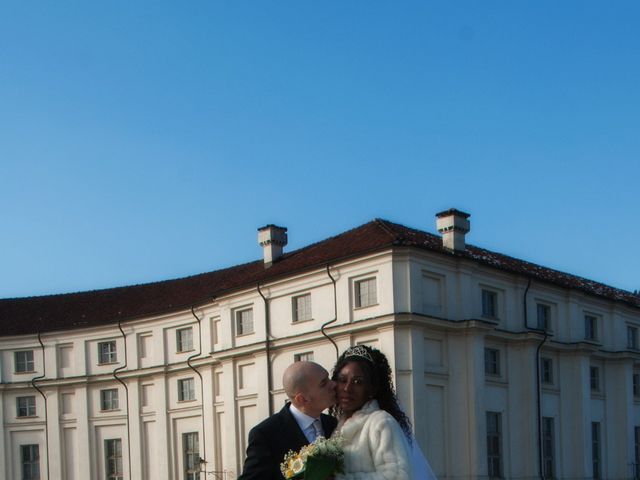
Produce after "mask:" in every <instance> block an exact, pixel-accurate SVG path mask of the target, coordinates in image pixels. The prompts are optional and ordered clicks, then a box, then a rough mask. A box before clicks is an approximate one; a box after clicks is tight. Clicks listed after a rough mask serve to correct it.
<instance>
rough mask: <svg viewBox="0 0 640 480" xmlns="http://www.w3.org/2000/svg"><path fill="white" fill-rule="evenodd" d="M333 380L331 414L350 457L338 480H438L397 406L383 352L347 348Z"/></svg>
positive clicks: (358, 347)
mask: <svg viewBox="0 0 640 480" xmlns="http://www.w3.org/2000/svg"><path fill="white" fill-rule="evenodd" d="M332 379H333V380H334V381H336V382H337V386H336V400H337V403H336V405H335V406H334V407H333V408H332V411H331V413H332V414H334V415H336V416H337V417H338V421H339V422H338V427H337V428H336V431H335V432H334V435H336V434H340V435H341V436H342V437H343V439H344V453H345V458H344V473H341V474H337V475H336V477H335V478H336V480H412V479H420V480H429V479H433V480H435V476H434V475H433V472H432V471H431V468H430V467H429V464H428V463H427V461H426V459H425V458H424V456H423V455H422V452H421V451H420V448H419V447H418V446H417V445H416V441H415V438H413V436H412V433H411V422H410V421H409V418H408V417H407V416H406V415H405V413H404V412H403V411H402V410H401V409H400V407H399V405H398V400H397V398H396V395H395V392H394V389H393V381H392V379H391V368H390V367H389V362H388V361H387V358H386V357H385V355H384V354H383V353H382V352H380V351H379V350H376V349H374V348H371V347H368V346H365V345H358V346H355V347H351V348H348V349H347V350H346V351H345V352H344V353H343V354H342V355H341V356H340V358H339V359H338V362H337V363H336V365H335V367H334V369H333V377H332Z"/></svg>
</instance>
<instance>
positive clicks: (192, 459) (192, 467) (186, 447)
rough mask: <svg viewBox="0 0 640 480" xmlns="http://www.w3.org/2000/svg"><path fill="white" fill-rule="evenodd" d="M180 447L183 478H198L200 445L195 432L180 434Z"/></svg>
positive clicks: (191, 479) (187, 479)
mask: <svg viewBox="0 0 640 480" xmlns="http://www.w3.org/2000/svg"><path fill="white" fill-rule="evenodd" d="M182 449H183V452H184V478H185V480H199V478H200V447H199V445H198V433H197V432H191V433H183V434H182Z"/></svg>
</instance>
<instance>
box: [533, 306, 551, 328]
mask: <svg viewBox="0 0 640 480" xmlns="http://www.w3.org/2000/svg"><path fill="white" fill-rule="evenodd" d="M536 311H537V315H536V318H537V319H538V323H537V325H536V326H537V328H538V330H549V329H550V326H551V307H550V306H549V305H544V304H542V303H538V304H537V306H536Z"/></svg>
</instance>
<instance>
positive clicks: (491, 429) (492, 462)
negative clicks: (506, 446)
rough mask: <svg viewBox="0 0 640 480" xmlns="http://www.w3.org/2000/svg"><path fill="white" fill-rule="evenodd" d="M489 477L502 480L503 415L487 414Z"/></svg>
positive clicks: (496, 413)
mask: <svg viewBox="0 0 640 480" xmlns="http://www.w3.org/2000/svg"><path fill="white" fill-rule="evenodd" d="M487 470H488V471H487V475H488V476H489V478H502V414H501V413H498V412H487Z"/></svg>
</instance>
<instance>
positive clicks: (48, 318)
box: [0, 219, 640, 335]
mask: <svg viewBox="0 0 640 480" xmlns="http://www.w3.org/2000/svg"><path fill="white" fill-rule="evenodd" d="M393 247H413V248H419V249H424V250H429V251H433V252H437V253H440V254H443V255H449V256H454V257H459V258H466V259H469V260H472V261H475V262H478V263H481V264H483V265H487V266H489V267H493V268H496V269H499V270H503V271H506V272H510V273H514V274H520V275H523V276H525V277H528V278H532V279H533V280H537V281H542V282H548V283H552V284H555V285H559V286H562V287H566V288H572V289H576V290H579V291H582V292H584V293H586V294H589V295H595V296H598V297H602V298H606V299H609V300H613V301H616V302H622V303H625V304H627V305H629V306H632V307H636V308H640V297H639V296H637V295H634V294H632V293H631V292H627V291H624V290H620V289H617V288H613V287H610V286H607V285H604V284H601V283H598V282H594V281H592V280H587V279H584V278H580V277H577V276H575V275H570V274H568V273H563V272H559V271H557V270H552V269H549V268H545V267H541V266H539V265H535V264H533V263H529V262H525V261H522V260H518V259H516V258H512V257H509V256H506V255H501V254H498V253H494V252H490V251H488V250H484V249H481V248H477V247H474V246H471V245H468V246H467V250H466V251H465V252H451V251H450V250H447V249H444V248H443V247H442V239H441V238H440V237H439V236H437V235H433V234H430V233H426V232H423V231H420V230H415V229H412V228H409V227H405V226H403V225H399V224H396V223H392V222H389V221H386V220H381V219H376V220H374V221H372V222H369V223H366V224H364V225H362V226H360V227H357V228H354V229H353V230H349V231H347V232H345V233H342V234H340V235H337V236H335V237H331V238H328V239H326V240H323V241H321V242H318V243H315V244H312V245H309V246H307V247H304V248H301V249H299V250H296V251H293V252H290V253H285V254H284V255H283V256H282V257H281V258H280V259H279V260H278V261H277V262H275V263H274V264H273V265H272V266H271V267H270V268H264V264H263V262H262V260H259V261H255V262H251V263H247V264H244V265H238V266H235V267H230V268H226V269H223V270H216V271H214V272H208V273H202V274H199V275H193V276H190V277H186V278H179V279H175V280H166V281H162V282H155V283H148V284H143V285H132V286H127V287H118V288H110V289H106V290H93V291H88V292H79V293H69V294H62V295H48V296H41V297H26V298H9V299H0V328H1V329H2V334H3V335H20V334H29V333H36V332H37V331H38V330H39V331H40V332H42V333H44V332H50V331H57V330H66V329H73V328H83V327H92V326H99V325H107V324H115V323H117V322H118V320H123V321H124V320H132V319H139V318H144V317H148V316H152V315H157V314H161V313H169V312H173V311H179V310H184V309H187V308H190V307H191V306H193V305H198V304H202V303H205V302H207V301H210V300H211V299H213V298H214V297H219V296H221V295H223V294H226V293H229V292H232V291H237V290H242V289H246V288H252V287H256V286H257V285H258V284H262V283H264V282H268V281H270V280H275V279H277V278H281V277H285V276H288V275H291V274H293V273H298V272H303V271H305V270H311V269H315V268H318V267H321V266H324V265H326V264H331V263H334V262H337V261H341V260H345V259H348V258H351V257H356V256H361V255H365V254H367V253H370V252H375V251H380V250H384V249H387V248H393Z"/></svg>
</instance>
